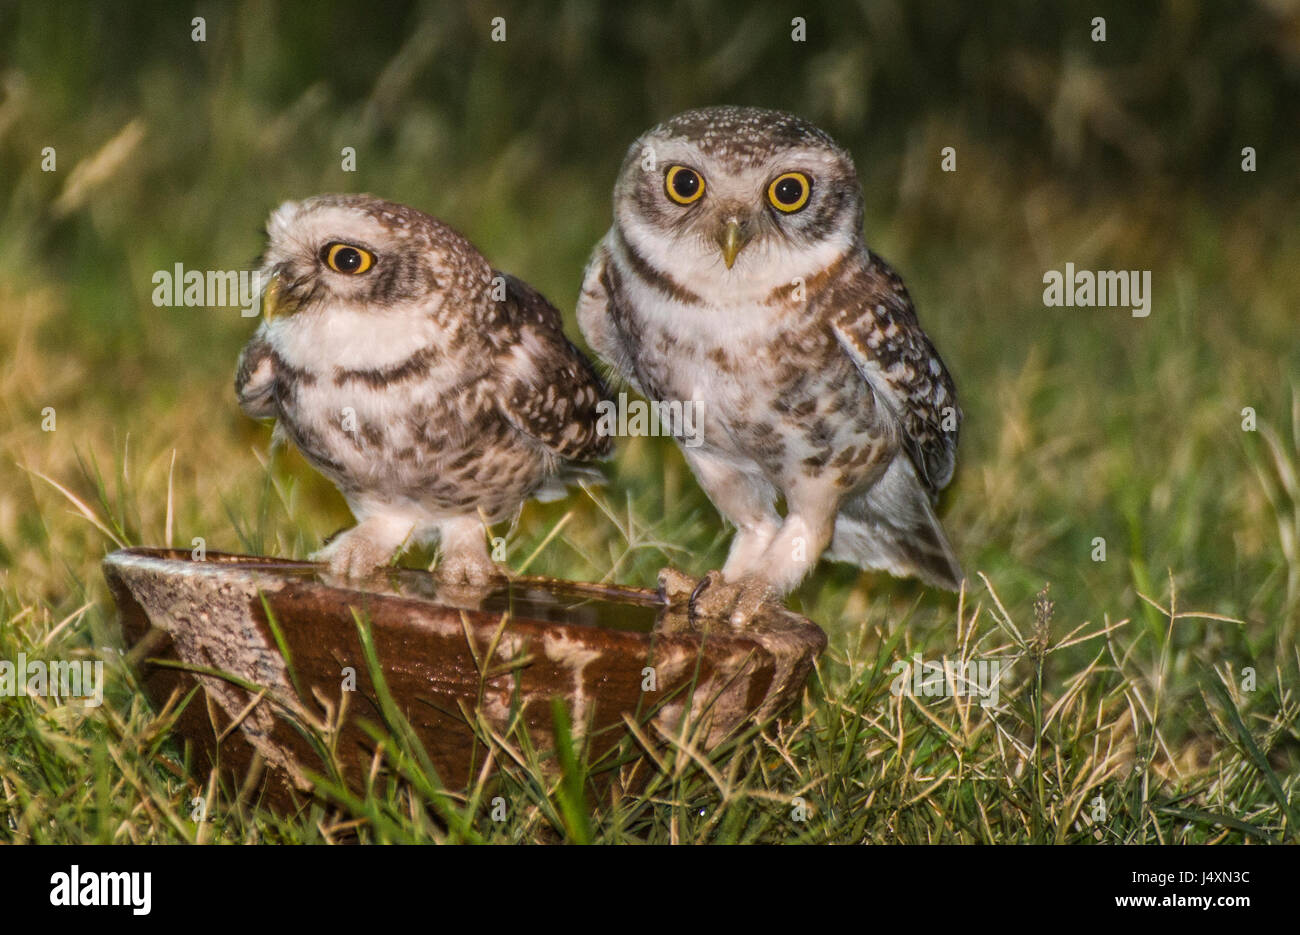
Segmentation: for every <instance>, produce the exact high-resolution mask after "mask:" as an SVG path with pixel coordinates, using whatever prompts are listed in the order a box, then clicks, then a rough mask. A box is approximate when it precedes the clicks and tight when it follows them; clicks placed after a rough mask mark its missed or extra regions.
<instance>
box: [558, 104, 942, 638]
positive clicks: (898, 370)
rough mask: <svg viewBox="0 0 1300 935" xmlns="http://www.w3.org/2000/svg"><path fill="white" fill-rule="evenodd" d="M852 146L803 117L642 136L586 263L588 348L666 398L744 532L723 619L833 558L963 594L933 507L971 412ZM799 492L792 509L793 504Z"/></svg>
mask: <svg viewBox="0 0 1300 935" xmlns="http://www.w3.org/2000/svg"><path fill="white" fill-rule="evenodd" d="M862 223H863V200H862V192H861V188H860V186H859V183H858V180H857V174H856V172H855V170H854V167H853V162H852V160H851V158H850V157H849V155H848V154H847V153H846V152H845V151H844V150H843V149H841V148H840V147H839V146H837V145H836V144H835V143H834V141H833V140H831V138H830V137H829V136H827V135H826V134H825V133H824V132H822V131H821V130H819V129H817V128H816V127H814V126H812V125H811V124H808V123H807V122H805V121H803V120H801V119H800V118H798V117H795V116H793V115H790V114H784V113H778V112H774V111H766V110H757V109H752V108H738V107H714V108H706V109H703V110H696V111H691V112H688V113H685V114H681V115H679V116H677V117H674V118H672V119H671V120H668V121H666V122H664V123H662V124H660V125H658V126H656V127H654V128H653V129H651V130H649V131H648V132H647V133H646V134H645V135H643V136H642V137H641V138H640V139H638V140H637V141H636V142H635V143H633V144H632V146H631V148H630V149H629V150H628V155H627V158H626V159H625V161H624V163H623V167H622V169H621V172H620V174H619V178H618V181H617V183H616V185H615V189H614V224H613V227H612V228H611V229H610V231H609V233H608V234H607V235H606V236H605V238H604V239H603V240H602V241H601V243H600V244H599V245H598V246H597V248H596V251H595V254H594V255H593V257H592V260H591V263H590V264H589V266H588V269H587V274H586V279H585V282H584V286H583V291H582V296H581V298H580V300H579V305H578V319H579V323H580V325H581V327H582V329H583V332H584V333H585V335H586V336H587V340H588V342H589V343H590V344H591V346H592V347H593V348H594V349H595V350H596V351H597V353H599V354H600V355H601V356H602V357H603V358H604V359H605V360H606V361H607V362H608V363H609V364H610V365H611V367H612V369H613V370H614V371H615V372H616V373H618V374H620V375H621V376H622V377H624V378H625V379H627V380H628V382H630V383H631V384H632V385H633V386H634V387H635V388H636V389H638V390H639V391H640V392H641V393H643V394H645V395H646V396H648V397H650V398H652V399H656V400H664V401H669V400H683V401H687V400H698V401H699V403H700V404H701V405H702V408H703V432H702V438H703V442H702V444H700V445H699V446H698V447H688V446H683V449H682V450H683V453H684V455H685V457H686V459H687V461H688V463H689V464H690V466H691V468H692V470H693V471H694V472H695V475H696V477H697V478H698V479H699V481H700V484H701V486H702V487H703V488H704V490H705V492H706V493H708V495H709V496H710V498H711V499H712V500H713V502H714V504H715V505H716V506H717V507H718V509H719V511H720V512H721V513H722V514H723V515H724V516H725V517H726V518H727V519H728V520H730V521H731V522H732V523H733V524H734V525H735V526H736V527H737V533H736V536H735V539H734V540H733V543H732V547H731V551H730V554H729V556H728V559H727V562H726V564H725V565H724V566H723V568H722V570H721V574H720V575H718V574H713V575H710V576H708V577H706V579H704V581H703V582H702V583H701V587H700V589H698V590H697V592H696V599H697V601H700V602H704V603H707V604H708V606H709V609H711V610H718V609H721V610H724V611H728V612H733V619H738V620H739V619H743V618H745V617H747V616H748V614H749V613H752V611H753V609H754V608H755V607H756V606H757V603H759V602H761V601H764V600H769V599H772V598H773V597H774V596H779V595H781V594H784V593H786V592H788V591H789V590H790V589H791V588H793V587H794V586H795V585H796V584H797V583H798V582H799V581H800V580H801V579H802V578H803V577H804V575H805V574H806V573H807V572H808V571H809V570H810V569H811V567H812V566H813V565H814V564H815V563H816V561H817V559H818V558H819V557H820V556H821V555H822V554H823V552H827V553H828V554H829V555H830V556H831V557H833V558H837V559H843V560H847V561H851V562H854V563H856V564H858V565H860V566H862V567H865V568H874V569H882V570H885V571H889V572H891V573H893V574H896V575H900V576H909V575H910V576H916V577H920V578H921V579H923V580H925V581H926V582H928V583H930V584H934V585H938V586H940V587H945V588H956V587H957V586H958V585H959V583H960V581H961V578H962V573H961V569H960V567H959V565H958V563H957V560H956V557H955V556H954V554H953V551H952V548H951V546H950V545H949V543H948V541H947V538H946V537H945V535H944V533H943V530H942V528H941V526H940V525H939V522H938V520H937V518H936V517H935V514H934V511H933V503H934V498H935V497H936V496H937V494H938V492H939V491H940V490H941V489H942V488H943V487H945V486H946V485H947V484H948V482H949V481H950V479H951V478H952V474H953V467H954V463H955V454H956V445H957V433H958V428H959V425H960V419H961V412H960V410H959V409H958V407H957V401H956V391H955V389H954V387H953V382H952V378H951V377H950V376H949V374H948V371H947V369H946V368H945V367H944V364H943V361H942V360H941V359H940V358H939V355H938V353H937V352H936V351H935V349H934V346H933V345H932V344H931V343H930V340H929V339H928V338H927V337H926V335H925V334H924V332H923V331H922V330H921V327H920V324H919V322H918V321H917V317H916V313H915V311H914V309H913V307H912V302H911V299H910V298H909V296H908V294H907V290H906V289H905V288H904V286H903V283H902V280H901V279H899V277H898V276H897V274H895V273H894V271H893V270H891V269H890V268H889V267H888V266H887V265H886V264H885V263H884V261H883V260H881V259H880V258H879V257H877V256H876V255H875V254H873V253H872V252H871V251H870V250H869V249H868V248H867V246H866V244H865V242H864V240H863V236H862ZM779 500H784V501H785V504H786V512H785V515H784V516H782V515H780V514H779V513H778V511H777V503H778V501H779Z"/></svg>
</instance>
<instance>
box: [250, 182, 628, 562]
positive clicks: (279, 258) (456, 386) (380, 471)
mask: <svg viewBox="0 0 1300 935" xmlns="http://www.w3.org/2000/svg"><path fill="white" fill-rule="evenodd" d="M267 234H268V245H267V248H266V253H265V255H264V260H263V269H262V273H263V281H264V282H265V283H267V285H266V286H265V291H264V293H263V298H262V308H263V313H264V320H263V322H262V324H261V326H260V327H259V328H258V330H257V333H256V334H255V335H254V336H253V339H252V340H251V341H250V342H249V344H248V346H247V347H245V348H244V351H243V354H242V355H241V357H240V361H239V368H238V373H237V375H236V378H235V390H236V393H237V394H238V396H239V403H240V406H241V407H242V408H243V409H244V411H245V412H246V413H248V414H249V415H250V416H253V417H254V418H274V419H276V420H277V425H276V432H277V433H278V434H280V435H281V436H282V437H287V438H288V439H290V440H291V441H293V443H294V444H295V445H297V446H298V448H299V449H300V450H301V451H302V453H303V454H304V455H305V456H306V458H307V460H308V461H310V462H311V463H312V465H314V466H315V467H316V469H317V470H319V471H320V472H321V473H322V474H324V475H325V476H326V477H328V478H329V479H330V480H331V481H333V483H334V484H335V485H336V486H337V487H338V488H339V490H340V491H341V492H342V494H343V496H344V497H345V498H346V499H347V502H348V506H349V507H351V509H352V512H353V514H354V515H355V516H356V518H357V525H356V526H355V527H353V528H352V529H350V530H348V531H346V532H344V533H343V534H342V535H340V536H338V537H336V538H335V539H334V540H333V541H332V542H330V544H329V545H328V546H326V547H325V548H324V549H322V550H321V551H320V552H319V553H317V555H315V556H313V557H314V558H316V559H318V560H322V561H328V562H329V566H330V570H331V571H332V572H334V573H335V574H339V575H349V576H355V575H360V574H364V573H366V572H369V571H371V570H373V569H374V568H375V567H377V566H379V565H383V564H386V563H387V562H389V561H391V559H392V558H393V557H394V555H395V554H396V553H397V552H398V551H399V550H401V549H402V548H403V547H404V546H406V545H407V544H409V543H415V542H422V541H429V540H432V539H433V538H435V537H440V539H441V552H442V560H441V562H440V564H439V566H438V574H439V576H440V578H441V579H442V580H443V581H445V582H448V583H452V584H470V585H481V584H483V583H485V582H486V581H487V579H488V578H489V577H491V576H492V575H493V574H494V573H495V571H496V566H495V565H494V564H493V563H492V561H491V559H490V557H489V555H488V552H487V547H486V543H485V537H484V529H483V521H484V520H487V521H488V522H495V521H497V520H499V519H502V518H504V517H506V516H508V515H509V514H510V513H511V512H513V511H514V510H515V509H517V508H518V507H519V506H520V504H521V503H522V502H523V501H524V500H526V499H528V498H529V497H539V498H545V497H547V496H549V495H558V494H560V493H562V492H563V489H564V481H565V480H566V479H567V478H568V477H569V476H570V475H571V474H572V472H573V471H574V469H575V467H576V465H577V464H578V463H580V462H584V461H589V460H592V459H594V458H597V457H600V456H602V455H604V454H605V453H607V449H608V447H609V444H610V441H609V439H608V438H607V437H605V436H603V435H601V434H600V433H598V432H597V428H596V425H597V404H598V403H599V402H600V400H601V399H602V398H603V396H604V393H605V390H604V387H603V386H602V384H601V382H600V379H599V378H598V377H597V376H596V374H595V373H594V372H593V371H592V369H591V366H590V364H588V362H587V361H586V359H585V358H584V357H583V356H582V355H581V354H580V353H579V352H578V351H577V350H576V349H575V348H574V347H573V345H572V344H570V343H569V341H568V340H567V339H566V338H565V336H564V332H563V331H562V330H561V323H560V315H559V313H558V312H557V311H556V310H555V309H554V308H553V307H552V306H551V305H550V304H549V303H548V302H547V301H546V300H545V299H544V298H543V297H542V296H541V295H540V294H538V293H537V292H536V291H534V290H533V289H532V288H531V287H529V286H528V285H527V284H525V283H523V282H520V281H519V280H518V279H515V278H514V277H512V276H506V275H502V274H500V273H497V272H496V271H495V270H493V269H492V267H491V266H490V265H489V264H488V262H487V260H485V259H484V258H483V256H482V255H481V254H479V252H478V251H477V250H476V249H475V248H474V247H473V245H472V244H470V243H469V241H467V240H466V239H465V238H464V237H462V236H461V235H460V234H458V233H456V231H454V230H452V229H451V228H450V227H448V226H447V225H446V224H443V223H442V222H441V221H438V220H436V219H435V218H432V217H430V216H429V215H427V214H423V213H421V212H419V211H416V210H414V209H412V208H409V207H406V206H405V205H400V204H394V203H392V202H388V201H381V200H379V199H377V198H373V197H371V196H369V195H321V196H318V197H314V198H309V199H307V200H305V201H301V202H288V203H286V204H284V205H282V206H281V207H280V208H279V209H277V210H276V211H275V212H274V213H273V214H272V215H271V218H270V220H269V221H268V222H267Z"/></svg>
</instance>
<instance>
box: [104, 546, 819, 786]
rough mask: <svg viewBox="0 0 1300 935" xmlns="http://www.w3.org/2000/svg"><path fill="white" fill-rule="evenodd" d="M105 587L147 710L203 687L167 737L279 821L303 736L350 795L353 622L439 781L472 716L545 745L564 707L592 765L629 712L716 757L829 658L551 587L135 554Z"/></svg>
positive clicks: (360, 674) (776, 710)
mask: <svg viewBox="0 0 1300 935" xmlns="http://www.w3.org/2000/svg"><path fill="white" fill-rule="evenodd" d="M104 574H105V577H106V578H107V579H108V584H109V587H110V589H111V590H112V593H113V597H114V600H115V601H116V602H117V606H118V608H119V610H120V613H121V620H122V628H123V631H124V635H125V638H126V643H127V645H128V647H130V651H129V653H128V659H129V660H130V661H131V663H132V664H133V665H134V666H135V668H136V671H137V673H138V675H139V677H140V680H141V682H142V684H143V686H144V688H145V691H146V693H147V694H148V695H149V697H150V699H151V700H152V701H153V703H154V704H155V705H156V706H158V707H160V708H161V707H162V706H163V705H164V704H166V702H167V700H168V699H169V698H171V697H173V695H174V694H175V693H177V692H178V691H179V692H180V693H181V694H180V697H183V696H184V694H185V693H187V692H188V691H190V690H191V689H192V688H193V687H194V686H195V685H196V684H198V685H199V686H200V687H201V689H202V693H201V694H200V695H197V696H196V697H194V698H192V699H191V700H190V703H189V704H188V705H187V706H186V707H185V709H184V711H183V713H182V714H181V716H180V718H179V720H178V722H177V725H176V730H177V731H178V732H179V733H180V735H181V736H182V737H183V738H184V739H185V740H186V741H187V742H188V743H189V744H191V745H192V748H193V750H194V751H195V752H197V753H198V754H199V755H200V757H201V758H202V759H201V762H206V763H210V764H216V765H218V766H219V768H220V769H221V771H222V773H223V774H224V775H226V776H227V777H229V778H230V779H231V780H233V781H234V782H237V783H239V784H240V785H241V786H242V788H243V789H244V790H245V792H247V791H248V790H249V789H250V788H251V789H253V790H254V791H255V792H256V793H257V794H258V795H260V796H261V798H262V800H263V802H264V803H265V804H270V805H272V806H273V807H276V808H278V809H286V808H291V807H295V806H297V805H299V804H301V803H302V802H303V801H304V800H305V797H306V796H307V794H308V793H309V790H310V788H311V783H310V781H309V779H308V777H307V773H308V772H309V771H310V772H315V773H317V774H322V773H324V772H325V766H324V763H323V761H322V759H321V757H320V756H319V755H318V753H317V748H316V747H315V746H314V745H313V742H312V741H311V740H309V736H310V733H309V732H307V731H304V729H303V725H304V724H308V723H315V724H317V725H320V724H323V723H324V724H328V723H329V722H330V721H331V720H333V721H334V722H335V725H336V726H335V729H334V740H335V742H336V747H335V748H336V750H337V760H338V762H339V763H340V764H341V766H342V772H343V776H342V778H343V780H344V782H345V783H346V784H347V785H349V786H351V787H352V788H354V789H355V788H357V787H358V786H359V785H360V783H361V782H362V780H363V778H364V776H365V775H366V773H367V771H368V770H370V769H371V766H372V758H373V753H374V748H375V742H374V740H373V738H372V736H371V735H370V734H369V733H367V731H366V730H365V729H363V726H362V723H361V722H363V721H365V722H368V723H370V724H372V725H373V724H378V723H380V722H381V721H382V717H381V707H380V704H381V701H380V697H379V694H378V693H377V692H376V690H375V685H374V683H373V681H372V679H371V674H370V673H371V669H370V667H369V666H368V665H367V660H366V655H365V652H364V650H363V645H362V641H361V635H360V633H359V629H358V623H357V621H358V619H360V620H362V621H363V622H364V623H365V624H368V627H369V633H370V634H371V639H372V641H373V646H374V653H375V657H376V658H377V662H378V665H379V666H380V670H381V671H382V674H383V677H384V681H385V682H386V683H387V687H388V690H389V692H390V693H391V697H392V699H393V700H394V701H395V702H396V705H397V707H398V708H399V709H400V710H401V712H402V713H403V714H404V715H405V717H406V718H407V720H408V721H409V722H410V724H411V726H412V728H413V729H414V732H415V735H416V736H417V737H418V739H419V741H420V742H421V744H423V746H424V749H425V750H426V751H427V753H428V757H429V759H430V761H431V762H432V764H433V766H434V768H435V769H436V771H437V774H438V778H439V779H440V781H441V782H442V783H443V785H444V786H446V787H448V788H458V787H459V788H463V787H465V786H466V785H467V784H469V783H470V782H471V781H472V780H473V778H474V777H475V776H476V775H477V774H478V771H479V770H480V769H481V768H482V766H483V761H484V757H485V747H484V744H483V743H482V742H481V741H478V742H476V738H475V734H474V731H473V730H472V729H471V726H470V721H469V719H470V718H478V719H479V720H480V723H481V724H482V723H486V724H488V725H491V727H492V729H493V730H496V731H502V732H503V731H505V730H506V729H507V725H508V722H509V721H510V719H511V717H512V714H513V712H516V711H521V712H522V719H523V723H524V725H525V728H526V730H527V732H528V736H529V738H530V739H531V741H532V743H533V745H534V747H535V748H536V749H537V750H539V751H543V752H545V751H548V750H552V749H553V748H554V737H555V734H554V729H555V721H554V714H553V712H552V708H551V699H553V698H559V699H561V700H562V702H563V704H564V706H565V708H566V709H567V711H568V714H569V717H570V719H571V722H572V725H573V730H574V736H575V739H577V740H578V741H579V742H581V743H582V744H583V746H584V748H585V753H586V756H587V757H588V760H589V761H592V762H595V761H598V760H599V758H600V757H601V756H602V755H603V754H605V753H606V752H607V751H609V750H612V749H613V748H614V747H615V746H616V745H617V744H618V743H619V741H620V740H621V739H622V738H623V736H624V734H625V732H626V731H627V729H628V728H627V723H626V721H625V720H624V719H625V717H627V718H630V719H632V720H633V723H637V724H640V725H642V726H643V727H646V728H647V729H646V730H645V731H644V732H643V734H642V737H643V739H644V738H647V737H648V738H660V739H662V738H664V737H666V736H677V735H678V732H679V731H680V730H681V729H682V728H683V726H684V722H685V726H687V727H688V728H689V729H691V730H694V731H695V733H694V734H693V735H692V736H693V738H694V742H695V743H697V744H700V743H702V744H703V746H705V747H706V748H711V747H712V746H714V745H716V744H718V743H720V742H722V741H723V740H724V739H725V738H726V737H727V736H728V735H730V734H732V733H733V732H735V731H736V730H737V729H738V728H741V727H742V726H744V725H747V724H748V723H750V722H752V721H753V720H755V719H761V718H766V717H767V716H769V715H776V714H780V713H782V712H784V711H786V710H787V709H788V708H789V707H790V706H791V705H792V704H793V703H795V702H796V701H797V700H798V699H799V697H800V694H801V692H802V689H803V686H804V682H805V680H806V678H807V676H808V673H809V671H810V670H811V667H812V664H813V660H814V658H815V657H816V655H817V654H818V653H820V652H821V651H822V650H823V649H824V648H825V646H826V637H825V635H824V634H823V633H822V631H821V629H820V628H819V627H818V626H816V625H815V624H813V623H811V622H810V621H808V620H807V619H805V618H803V617H800V616H798V615H797V614H794V613H792V612H790V611H786V610H783V609H777V608H773V609H772V610H771V612H770V613H767V614H766V615H764V616H763V617H762V618H761V619H759V620H756V621H755V622H754V623H753V624H752V625H751V626H748V627H745V628H743V629H738V628H734V627H731V626H729V625H726V624H725V623H723V624H716V623H709V622H702V623H701V622H697V621H690V620H688V619H686V615H685V614H683V613H680V612H677V611H674V610H673V609H671V608H669V607H668V606H667V604H666V602H665V601H664V599H663V598H661V597H660V596H659V595H658V594H656V593H655V592H653V591H646V590H641V589H635V588H624V587H611V586H605V585H594V584H579V583H572V582H567V581H557V580H554V579H543V578H518V579H515V580H514V581H512V582H511V583H510V584H509V585H508V586H502V587H500V588H498V589H496V590H493V591H491V592H488V593H486V594H484V593H481V592H480V593H477V594H462V593H459V592H457V593H445V592H444V593H442V594H439V593H438V592H437V591H436V590H435V588H434V584H433V579H432V577H431V576H430V575H429V574H428V573H427V572H424V571H417V570H413V569H390V570H386V571H385V572H383V573H382V574H381V575H379V576H377V577H376V578H375V579H372V580H367V581H366V582H365V589H364V590H362V589H358V587H357V586H355V585H353V584H350V583H346V582H339V581H332V580H329V579H328V578H327V576H325V575H324V573H323V569H322V567H321V566H319V565H315V564H311V563H307V562H295V561H285V560H282V559H269V558H259V557H256V556H245V555H229V554H221V553H216V552H209V553H208V554H207V556H206V560H204V561H194V560H192V558H191V555H190V553H189V552H186V551H183V550H169V549H145V548H137V549H124V550H121V551H118V552H114V553H112V554H111V555H109V556H108V557H107V558H105V559H104ZM268 611H269V618H268ZM268 619H269V620H271V621H274V624H275V625H274V626H272V625H271V624H270V623H269V622H268ZM651 668H653V670H654V671H653V686H652V687H653V690H652V691H643V690H642V689H643V687H644V686H646V685H648V684H650V683H649V682H648V680H647V675H648V674H649V673H648V670H649V669H651ZM212 672H219V673H221V675H215V674H206V673H212ZM349 672H351V673H355V675H354V676H353V678H354V686H352V685H346V683H347V681H348V679H349ZM352 688H354V690H352V691H350V693H349V694H348V697H347V698H346V700H345V699H344V698H343V697H342V695H343V693H344V692H345V691H347V690H349V689H352ZM259 692H263V693H264V694H262V695H261V698H260V700H256V702H255V699H256V698H257V696H258V694H259ZM205 696H206V697H205ZM340 711H341V712H342V715H341V716H338V713H339V712H340ZM232 724H236V726H235V727H234V728H233V729H231V725H232ZM626 749H627V748H625V750H626ZM641 765H642V766H645V767H646V768H648V766H646V764H644V763H643V764H641ZM263 766H265V767H269V768H267V769H265V770H264V769H263ZM624 766H626V763H625V764H624ZM634 771H635V770H634ZM624 775H626V770H624Z"/></svg>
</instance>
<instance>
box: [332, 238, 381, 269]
mask: <svg viewBox="0 0 1300 935" xmlns="http://www.w3.org/2000/svg"><path fill="white" fill-rule="evenodd" d="M320 253H321V259H323V260H324V261H325V265H326V266H328V267H329V268H330V269H332V270H334V272H336V273H343V274H344V275H347V276H360V275H361V274H362V273H364V272H365V271H366V270H368V269H370V267H371V266H373V265H374V263H375V255H374V254H373V253H371V252H370V251H369V250H363V249H361V248H360V247H354V246H352V244H347V243H331V244H326V245H325V246H324V247H323V248H322V249H321V252H320Z"/></svg>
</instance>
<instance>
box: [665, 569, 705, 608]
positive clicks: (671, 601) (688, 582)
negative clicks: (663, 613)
mask: <svg viewBox="0 0 1300 935" xmlns="http://www.w3.org/2000/svg"><path fill="white" fill-rule="evenodd" d="M698 589H699V584H698V582H697V581H696V580H695V579H694V578H692V577H691V576H690V575H688V574H686V573H685V572H683V571H678V570H677V569H676V568H662V569H660V571H659V597H660V598H661V599H662V600H663V602H664V603H665V604H667V605H668V606H669V607H685V606H688V605H689V604H690V602H691V601H692V600H693V599H694V597H695V591H697V590H698Z"/></svg>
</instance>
